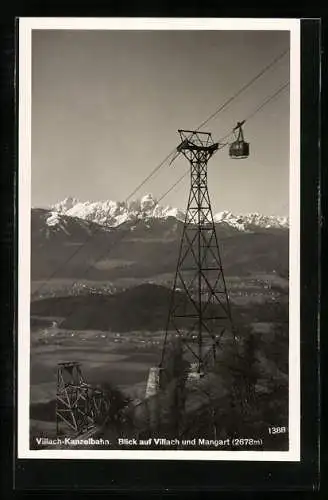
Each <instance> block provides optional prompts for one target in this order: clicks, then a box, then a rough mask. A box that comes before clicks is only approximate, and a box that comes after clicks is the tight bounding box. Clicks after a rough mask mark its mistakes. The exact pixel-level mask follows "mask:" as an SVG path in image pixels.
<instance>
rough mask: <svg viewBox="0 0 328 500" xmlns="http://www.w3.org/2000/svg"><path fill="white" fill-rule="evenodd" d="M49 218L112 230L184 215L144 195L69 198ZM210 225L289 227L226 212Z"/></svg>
mask: <svg viewBox="0 0 328 500" xmlns="http://www.w3.org/2000/svg"><path fill="white" fill-rule="evenodd" d="M51 211H52V215H51V218H50V220H49V225H55V224H56V220H57V219H56V215H55V214H56V213H58V214H60V215H67V216H71V217H78V218H80V219H84V220H87V221H90V222H95V223H97V224H100V225H103V226H106V227H116V226H118V225H120V224H122V223H124V222H126V221H129V220H135V219H149V218H155V219H167V218H168V217H174V218H176V219H178V220H184V212H183V211H181V210H179V209H178V208H174V207H171V206H166V207H163V206H160V205H159V204H158V201H157V199H156V198H155V197H154V196H153V195H152V194H151V193H147V194H146V195H144V196H142V197H141V198H140V199H135V200H132V201H131V202H129V203H127V202H125V201H113V200H104V201H85V202H81V201H78V200H77V199H76V198H74V197H72V196H69V197H67V198H65V199H64V200H62V201H60V202H58V203H57V204H55V205H54V206H53V207H51ZM214 221H215V222H216V223H218V224H221V223H224V224H227V225H229V226H231V227H233V228H235V229H237V230H239V231H254V230H256V228H259V227H260V228H265V229H269V228H278V229H279V228H280V229H287V228H288V227H289V219H288V217H279V216H268V215H261V214H260V213H258V212H252V213H249V214H238V215H235V214H233V213H232V212H230V211H228V210H224V211H222V212H218V213H216V214H215V215H214Z"/></svg>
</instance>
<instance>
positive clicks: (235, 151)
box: [229, 120, 249, 160]
mask: <svg viewBox="0 0 328 500" xmlns="http://www.w3.org/2000/svg"><path fill="white" fill-rule="evenodd" d="M244 123H245V120H243V121H242V122H238V123H237V125H236V126H235V128H234V129H233V132H234V133H235V135H236V140H235V141H234V142H232V143H231V144H230V148H229V155H230V157H231V158H235V159H238V160H239V159H243V158H248V157H249V143H248V142H245V140H244V132H243V129H242V126H243V125H244Z"/></svg>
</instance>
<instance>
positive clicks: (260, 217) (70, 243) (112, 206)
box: [17, 18, 300, 462]
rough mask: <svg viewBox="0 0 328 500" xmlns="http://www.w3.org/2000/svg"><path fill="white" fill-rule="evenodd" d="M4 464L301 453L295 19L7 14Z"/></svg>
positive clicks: (265, 457)
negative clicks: (11, 335)
mask: <svg viewBox="0 0 328 500" xmlns="http://www.w3.org/2000/svg"><path fill="white" fill-rule="evenodd" d="M18 104H19V116H18V121H19V146H18V153H19V176H18V343H17V352H18V363H17V366H18V430H17V444H18V458H44V459H47V458H52V459H54V458H55V459H61V458H77V459H79V458H81V459H84V458H88V459H95V460H98V459H123V460H124V459H135V458H138V460H143V459H156V460H172V459H173V460H218V461H220V460H224V461H229V460H233V461H235V460H243V461H246V460H248V461H252V460H256V461H289V462H298V461H300V21H299V20H295V19H183V18H181V19H179V18H176V19H160V18H159V19H156V18H149V19H142V18H130V19H129V18H127V19H121V18H102V19H97V18H93V19H87V18H21V19H20V20H19V100H18Z"/></svg>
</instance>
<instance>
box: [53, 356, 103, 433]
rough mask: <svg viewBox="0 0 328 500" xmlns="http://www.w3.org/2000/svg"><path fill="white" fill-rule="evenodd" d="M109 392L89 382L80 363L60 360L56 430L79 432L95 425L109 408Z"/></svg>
mask: <svg viewBox="0 0 328 500" xmlns="http://www.w3.org/2000/svg"><path fill="white" fill-rule="evenodd" d="M109 404H110V403H109V399H108V395H105V394H104V393H103V391H101V390H99V389H97V388H94V387H92V386H91V385H89V384H87V383H86V381H85V379H84V377H83V375H82V370H81V365H80V363H78V362H75V361H70V362H66V363H59V364H58V370H57V394H56V432H57V435H58V434H59V433H60V430H61V429H60V427H61V426H63V432H64V433H67V432H73V433H75V434H80V433H82V432H84V431H87V430H89V429H90V428H93V427H94V426H95V425H96V422H97V419H98V418H99V417H101V416H102V417H104V418H105V416H106V414H107V412H108V409H109Z"/></svg>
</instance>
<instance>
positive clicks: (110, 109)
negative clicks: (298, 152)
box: [32, 30, 289, 215]
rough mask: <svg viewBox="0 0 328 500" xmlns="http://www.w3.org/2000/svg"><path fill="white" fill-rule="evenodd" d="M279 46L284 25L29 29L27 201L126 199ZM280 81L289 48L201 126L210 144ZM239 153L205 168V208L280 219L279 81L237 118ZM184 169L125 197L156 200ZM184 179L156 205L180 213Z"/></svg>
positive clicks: (177, 167)
mask: <svg viewBox="0 0 328 500" xmlns="http://www.w3.org/2000/svg"><path fill="white" fill-rule="evenodd" d="M288 48H289V32H283V31H189V30H188V31H109V30H106V31H79V30H74V31H68V30H34V31H33V34H32V206H34V207H48V206H51V205H52V204H54V203H56V202H58V201H60V200H62V199H64V198H66V197H68V196H73V197H75V198H78V199H79V200H80V201H87V200H89V201H99V200H108V199H111V200H120V201H122V200H125V199H127V198H128V197H129V195H130V194H131V193H132V191H134V189H135V188H136V187H137V186H138V185H139V184H140V183H141V182H142V181H143V180H144V179H145V177H146V176H147V175H148V174H149V173H150V172H151V171H152V170H153V169H154V168H155V167H156V166H157V165H158V164H159V163H160V162H161V161H162V160H163V159H164V158H165V157H166V156H167V154H168V153H169V152H171V151H172V150H173V149H174V148H175V147H176V146H177V145H178V143H179V135H178V132H177V130H178V129H180V128H182V129H189V130H193V129H195V128H197V127H198V126H199V125H200V123H201V122H203V121H204V120H206V119H207V118H208V117H209V116H210V115H211V114H212V113H213V112H214V111H215V110H216V109H218V108H219V107H220V105H222V104H223V103H224V102H225V101H226V100H228V99H229V98H230V97H231V96H232V95H233V94H235V93H236V92H237V91H238V90H239V89H240V88H241V87H243V86H244V85H245V84H246V83H247V82H248V81H249V80H251V79H252V78H253V77H254V76H255V75H256V74H257V73H259V72H260V71H261V69H262V68H264V67H265V66H266V65H268V64H269V63H270V62H271V61H272V60H273V59H274V58H275V57H277V56H278V55H279V54H280V53H282V52H283V51H284V50H286V49H288ZM288 81H289V54H287V55H286V56H284V57H283V58H282V59H281V60H280V61H279V62H278V63H277V64H275V65H274V66H273V67H272V68H271V69H270V70H269V71H268V72H267V73H265V74H264V75H263V77H261V78H260V79H258V80H257V81H256V82H255V83H254V84H253V85H252V86H251V87H250V88H249V89H248V90H246V91H245V92H244V93H242V94H241V95H240V96H239V97H238V98H237V99H235V100H234V101H233V102H232V103H231V104H230V105H229V106H227V107H226V108H225V110H224V111H223V112H221V113H219V114H218V115H217V116H216V117H215V118H214V119H212V120H211V121H209V123H208V124H207V125H206V126H205V127H204V128H202V129H201V130H203V131H205V132H211V133H212V135H213V138H214V139H215V140H216V141H219V139H220V138H221V137H223V136H225V135H226V134H227V133H229V132H230V131H231V130H232V128H233V127H234V126H235V124H236V122H237V121H240V120H242V119H244V118H245V117H247V116H248V115H250V114H252V113H253V112H254V110H255V109H256V108H257V107H258V106H260V105H261V104H262V103H263V102H264V101H265V100H266V99H267V98H268V97H269V96H270V95H272V94H273V93H274V92H275V91H276V90H278V89H279V88H280V87H281V86H282V85H284V84H285V83H286V82H288ZM244 134H245V140H247V141H249V142H250V157H249V158H248V159H247V160H233V159H231V158H229V154H228V148H227V147H226V148H223V149H222V150H221V151H219V152H217V153H216V155H215V156H213V158H212V159H211V160H210V161H209V164H208V182H209V193H210V197H211V201H212V205H213V211H214V212H215V213H216V212H220V211H223V210H229V211H231V212H233V213H237V214H238V213H240V214H241V213H249V212H259V213H263V214H267V215H288V192H289V87H288V88H287V89H285V90H284V91H283V92H281V93H280V94H279V95H278V96H277V98H276V99H274V100H273V101H271V102H270V103H269V104H268V105H266V106H265V107H264V108H263V109H262V110H261V111H259V112H258V113H257V114H256V115H255V116H254V117H253V118H251V119H250V120H249V121H247V122H246V123H245V127H244ZM187 169H188V162H187V160H186V159H185V158H183V157H180V158H178V159H177V160H176V161H175V162H174V163H173V164H172V165H171V166H168V164H166V165H165V167H163V168H162V169H160V171H159V173H158V174H157V175H156V176H154V178H152V179H151V180H149V181H148V182H147V183H146V184H145V185H144V186H143V187H142V189H140V190H139V191H138V192H137V193H136V194H135V195H134V196H133V198H139V197H141V196H144V195H145V194H147V193H152V194H153V196H154V197H155V198H160V197H161V196H162V195H163V194H164V193H165V192H166V191H167V190H169V189H170V187H171V186H172V185H173V184H174V183H175V182H176V180H177V179H178V178H179V177H180V176H181V175H182V174H183V172H184V171H186V170H187ZM188 189H189V178H188V176H187V177H185V178H184V180H183V181H182V182H181V183H180V184H179V185H178V186H177V187H176V188H175V189H174V190H172V191H171V192H170V193H169V195H167V196H166V197H165V198H164V199H163V200H162V201H161V204H162V205H171V206H174V207H178V208H181V209H184V208H185V206H186V204H187V196H188Z"/></svg>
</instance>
